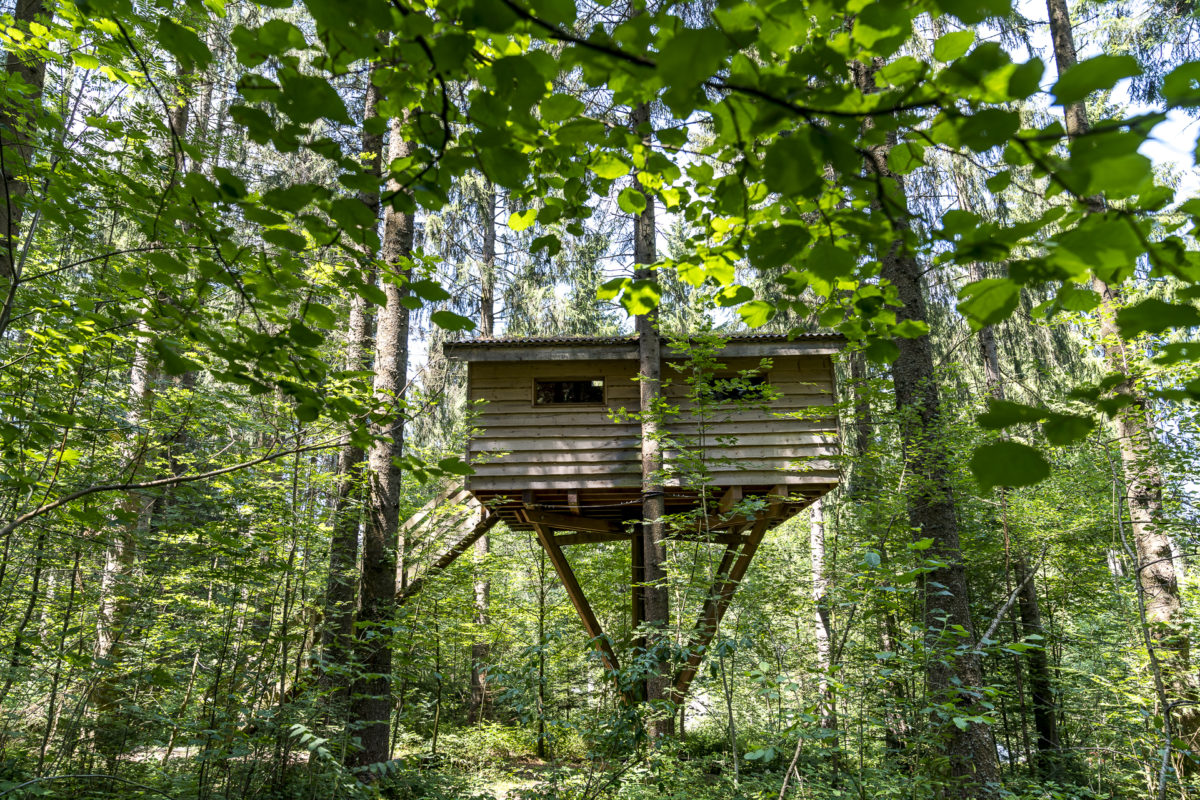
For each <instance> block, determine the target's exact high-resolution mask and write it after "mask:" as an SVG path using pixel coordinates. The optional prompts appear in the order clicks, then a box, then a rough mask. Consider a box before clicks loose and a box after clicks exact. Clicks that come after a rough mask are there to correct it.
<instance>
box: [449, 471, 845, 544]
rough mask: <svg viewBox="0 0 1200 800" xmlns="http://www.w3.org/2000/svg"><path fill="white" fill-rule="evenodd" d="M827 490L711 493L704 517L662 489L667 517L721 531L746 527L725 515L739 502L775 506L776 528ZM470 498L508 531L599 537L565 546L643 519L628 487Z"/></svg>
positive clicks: (615, 535)
mask: <svg viewBox="0 0 1200 800" xmlns="http://www.w3.org/2000/svg"><path fill="white" fill-rule="evenodd" d="M831 488H832V485H831V484H826V483H814V484H812V485H811V486H794V485H793V486H786V487H783V488H781V487H780V486H779V485H774V486H772V485H765V484H762V485H750V486H739V487H728V488H724V489H720V488H716V489H713V490H712V493H711V494H709V496H708V498H707V504H706V509H705V511H706V512H707V513H706V514H699V513H698V512H699V511H700V506H701V498H700V494H699V493H698V492H695V491H687V490H682V489H667V490H666V491H665V492H664V494H665V499H666V507H667V514H668V515H682V514H689V513H690V519H691V520H692V522H691V524H690V525H689V527H690V528H695V527H700V528H702V529H703V530H711V531H714V532H722V531H728V530H730V529H733V528H736V527H738V526H739V525H744V524H746V522H747V520H746V519H744V518H743V517H733V516H730V515H729V513H728V512H729V511H730V509H731V508H733V507H734V505H736V504H737V503H738V501H740V500H742V499H746V498H750V499H754V498H758V499H760V501H761V503H760V504H761V506H762V507H763V508H766V507H767V506H768V505H771V504H774V506H775V508H776V511H777V513H779V514H780V515H781V516H779V517H778V519H777V521H776V523H775V524H779V523H780V522H783V521H784V520H786V519H788V518H790V517H792V516H794V515H795V514H797V513H799V512H800V511H802V510H803V509H804V508H806V507H807V506H809V505H810V504H811V503H812V502H813V501H814V500H816V499H818V498H819V497H821V496H822V495H824V494H825V493H826V492H828V491H829V490H830V489H831ZM785 492H786V493H785ZM472 494H473V495H474V496H475V498H476V499H477V500H478V501H479V502H480V503H481V504H482V505H483V506H484V507H485V508H487V509H488V510H489V511H490V512H491V513H493V514H496V515H497V516H498V517H499V518H500V519H501V520H503V521H504V522H505V523H506V524H507V525H508V527H509V528H510V529H512V530H518V531H532V530H534V525H544V526H546V527H547V528H550V529H552V530H554V531H561V532H571V533H577V534H600V535H597V536H591V537H588V536H583V535H581V536H578V537H574V538H570V537H566V538H564V536H558V538H560V539H563V540H564V541H563V543H564V544H584V543H588V542H598V541H608V540H610V539H628V538H630V537H631V536H632V535H633V533H632V526H633V525H634V524H635V523H637V522H640V521H641V519H642V493H641V490H640V489H636V488H632V487H631V488H612V489H527V490H525V491H523V492H519V493H513V492H500V491H481V490H474V491H473V492H472ZM668 527H672V526H668ZM673 535H674V536H675V538H694V536H689V535H688V534H687V533H685V532H684V531H681V530H680V531H676V532H675V533H674V534H673Z"/></svg>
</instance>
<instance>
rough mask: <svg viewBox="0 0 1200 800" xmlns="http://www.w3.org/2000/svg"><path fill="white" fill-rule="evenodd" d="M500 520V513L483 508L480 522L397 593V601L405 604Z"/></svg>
mask: <svg viewBox="0 0 1200 800" xmlns="http://www.w3.org/2000/svg"><path fill="white" fill-rule="evenodd" d="M499 521H500V515H499V514H495V513H493V512H491V511H488V510H487V509H483V517H482V519H480V520H479V522H477V523H475V524H474V525H473V526H472V527H471V529H470V530H469V531H468V532H467V533H466V535H464V536H463V537H461V538H460V539H457V540H455V541H454V542H453V543H451V545H450V547H449V549H447V550H446V552H444V553H442V554H441V555H440V556H438V557H437V559H436V560H435V561H434V562H433V563H432V564H430V565H429V567H428V568H427V569H426V570H425V571H424V572H423V573H421V574H420V575H418V576H416V577H415V578H414V579H413V580H412V581H411V582H410V583H409V584H408V586H406V587H404V589H403V590H402V591H400V592H397V593H396V603H397V604H398V605H404V603H406V602H407V601H408V600H409V598H411V597H412V596H413V595H415V594H416V593H417V592H419V591H421V587H422V586H424V585H425V582H426V581H428V580H429V579H431V578H433V577H435V576H436V575H438V574H439V573H441V572H443V571H444V570H445V569H446V568H447V567H449V566H450V565H451V564H453V563H454V562H455V561H457V560H458V557H459V556H461V555H462V554H463V553H465V552H467V551H468V550H470V549H471V546H472V545H473V544H475V542H476V541H478V539H479V537H480V536H483V535H484V534H485V533H487V532H488V531H490V530H491V529H492V528H494V527H495V526H496V523H497V522H499Z"/></svg>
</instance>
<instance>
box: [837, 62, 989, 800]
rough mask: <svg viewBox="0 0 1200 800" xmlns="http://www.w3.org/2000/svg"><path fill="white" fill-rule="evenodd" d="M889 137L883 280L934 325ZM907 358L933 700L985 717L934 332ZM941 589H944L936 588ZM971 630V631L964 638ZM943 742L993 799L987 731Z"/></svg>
mask: <svg viewBox="0 0 1200 800" xmlns="http://www.w3.org/2000/svg"><path fill="white" fill-rule="evenodd" d="M880 66H882V64H881V63H880V62H879V61H878V60H876V62H875V63H874V64H872V65H871V66H870V67H868V66H866V65H861V64H857V65H855V78H856V82H857V83H858V86H859V88H860V89H861V90H862V91H863V92H864V93H866V92H874V91H875V78H874V73H875V71H876V70H878V69H879V67H880ZM893 141H894V140H893V138H892V137H890V136H889V137H888V138H887V139H886V140H885V142H884V143H883V144H880V145H876V146H874V147H872V148H871V151H870V157H869V158H868V163H867V170H868V172H869V173H873V174H874V175H876V176H878V177H879V178H880V179H885V180H888V181H890V182H892V187H893V188H892V192H891V194H890V195H889V196H888V199H887V202H889V203H890V204H891V207H890V208H888V209H883V208H876V209H875V210H876V213H881V212H884V211H886V212H887V213H888V216H889V217H890V218H891V219H892V220H893V224H894V225H895V226H896V227H897V228H899V230H897V238H896V241H895V242H894V243H893V245H892V247H891V249H890V250H889V251H888V252H887V253H886V254H885V255H884V257H883V263H882V270H881V275H882V276H883V278H884V279H885V280H887V282H888V283H890V284H891V285H892V286H894V287H895V288H896V292H897V294H898V299H899V302H900V307H899V308H898V309H897V311H896V320H897V322H904V321H907V320H913V321H916V322H928V319H929V316H928V313H927V310H926V305H925V289H924V286H923V285H922V281H921V274H922V269H921V265H920V264H919V263H918V262H917V259H916V257H915V256H914V255H913V254H912V253H911V252H909V251H908V250H907V248H906V247H905V246H904V242H903V237H904V234H905V233H906V228H907V224H908V223H907V215H908V208H907V197H906V195H905V188H904V181H903V179H902V177H901V176H899V175H896V174H894V173H892V172H891V171H890V170H889V169H888V167H887V157H888V153H889V152H890V150H891V147H892V146H893ZM896 344H897V346H898V347H899V350H900V354H899V357H898V358H897V359H896V361H895V363H894V364H893V365H892V383H893V386H894V389H895V394H896V407H897V412H898V415H899V424H900V440H901V443H902V445H903V448H904V462H905V473H906V476H907V477H906V495H907V498H906V499H907V503H908V519H909V525H910V526H911V527H912V529H913V535H914V536H915V537H916V538H918V539H922V538H930V539H932V540H933V545H932V546H931V547H930V548H929V550H928V551H927V554H928V556H929V557H930V558H933V559H936V560H937V561H939V562H940V563H942V564H943V565H944V566H942V567H939V568H937V569H935V570H933V571H932V572H930V573H929V574H928V575H927V576H926V585H927V586H928V587H929V589H927V591H926V592H925V596H924V622H925V629H926V642H925V644H926V647H927V648H928V649H929V650H930V656H929V662H928V663H929V666H928V668H927V671H926V683H927V686H928V693H929V695H930V700H931V702H932V703H953V704H954V708H955V713H954V714H953V715H952V716H960V717H962V716H971V715H974V714H976V713H981V712H982V711H983V709H982V708H981V707H980V706H979V702H980V700H982V699H983V697H982V694H981V693H980V687H982V686H983V684H984V680H983V670H982V665H981V663H980V660H979V657H978V656H977V655H975V654H974V653H973V652H956V651H955V648H956V647H957V646H958V645H961V644H964V643H966V642H971V641H974V639H975V635H974V631H973V625H972V621H971V613H970V606H969V594H968V586H967V573H966V567H965V565H964V563H963V555H962V549H961V547H960V546H959V539H958V521H957V519H956V517H955V508H954V499H953V496H952V494H951V486H950V468H949V465H948V464H947V463H946V460H945V457H944V453H945V450H946V448H945V443H944V442H943V441H942V438H941V431H942V429H943V423H942V415H941V400H940V397H939V395H938V387H937V381H936V375H935V372H934V362H933V347H932V343H931V341H930V338H929V336H928V335H925V336H920V337H917V338H915V339H908V338H900V339H899V340H898V341H897V343H896ZM935 587H936V588H935ZM956 631H965V635H964V634H963V633H961V632H956ZM933 722H934V723H935V725H936V727H937V728H938V730H939V733H940V738H941V740H942V752H943V753H944V755H945V757H946V759H947V762H948V770H949V775H950V778H951V780H952V781H954V783H955V785H956V791H957V792H958V793H959V795H960V796H964V797H967V796H970V797H979V796H988V795H990V794H992V793H993V790H994V787H995V784H996V781H997V780H998V778H999V772H998V768H997V763H996V750H995V747H994V746H993V744H992V739H991V734H990V733H989V731H988V729H987V726H986V725H982V724H979V723H969V722H968V723H966V725H965V726H964V727H962V728H960V727H959V726H958V725H955V724H954V723H953V722H952V720H951V719H947V718H943V717H942V716H940V715H939V716H937V717H935V718H934V719H933Z"/></svg>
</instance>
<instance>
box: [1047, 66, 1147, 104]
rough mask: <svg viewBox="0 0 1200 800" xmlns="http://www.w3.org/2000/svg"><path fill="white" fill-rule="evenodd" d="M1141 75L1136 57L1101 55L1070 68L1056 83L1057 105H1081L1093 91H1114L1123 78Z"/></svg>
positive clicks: (1055, 98) (1055, 97) (1055, 95)
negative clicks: (1112, 89)
mask: <svg viewBox="0 0 1200 800" xmlns="http://www.w3.org/2000/svg"><path fill="white" fill-rule="evenodd" d="M1141 74H1142V68H1141V67H1140V66H1138V63H1137V59H1136V58H1134V57H1133V56H1109V55H1099V56H1095V57H1093V58H1089V59H1088V60H1087V61H1081V62H1079V63H1078V64H1076V65H1075V66H1073V67H1071V68H1070V69H1069V70H1067V71H1066V72H1065V73H1063V76H1062V77H1061V78H1059V79H1058V83H1056V84H1054V89H1053V91H1054V102H1056V103H1057V104H1058V105H1060V106H1066V105H1070V104H1071V103H1078V102H1079V101H1081V100H1084V99H1086V98H1087V96H1088V95H1090V94H1091V93H1092V92H1098V91H1100V90H1102V89H1111V88H1113V87H1114V86H1116V85H1117V81H1120V80H1121V79H1122V78H1132V77H1134V76H1136V75H1141Z"/></svg>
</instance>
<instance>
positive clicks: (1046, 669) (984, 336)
mask: <svg viewBox="0 0 1200 800" xmlns="http://www.w3.org/2000/svg"><path fill="white" fill-rule="evenodd" d="M954 183H955V189H956V191H957V192H958V200H959V206H960V207H961V208H962V209H963V210H965V211H972V212H973V211H974V210H975V209H974V203H973V202H972V200H971V195H970V192H969V190H968V187H967V186H966V181H965V178H964V176H963V175H962V174H961V173H958V172H956V173H955V175H954ZM969 270H970V277H971V280H972V281H979V280H983V279H984V278H986V277H987V275H986V274H985V273H984V271H983V269H982V267H981V266H980V265H979V264H976V263H972V264H971V265H970V266H969ZM975 340H976V344H977V345H978V346H979V357H980V360H981V361H982V362H983V375H984V383H985V384H986V386H987V393H988V396H990V397H994V398H996V399H997V400H1006V399H1007V391H1006V390H1005V386H1004V380H1003V376H1002V374H1001V372H1000V356H999V351H998V348H997V347H996V329H995V327H994V326H992V325H984V326H983V327H981V328H980V329H979V330H978V332H977V333H976V335H975ZM997 494H998V499H999V501H1000V507H1001V509H1002V513H1003V514H1004V518H1005V520H1006V521H1005V523H1004V524H1005V526H1006V527H1005V534H1004V536H1005V542H1007V541H1008V532H1007V514H1008V493H1007V491H1006V490H1005V489H1004V488H1003V487H1001V488H1000V489H998V490H997ZM1012 565H1013V580H1014V581H1015V582H1016V584H1017V586H1018V587H1020V593H1019V595H1018V604H1019V605H1018V610H1019V614H1020V618H1021V627H1022V635H1023V636H1030V635H1037V636H1045V634H1044V632H1043V631H1042V621H1041V620H1042V617H1041V609H1040V608H1039V606H1038V594H1037V581H1036V580H1035V576H1032V575H1030V574H1029V566H1028V560H1027V557H1026V554H1025V552H1024V551H1023V550H1022V549H1020V548H1018V549H1017V552H1016V554H1015V555H1014V557H1013V559H1012ZM1043 644H1045V642H1043ZM1024 660H1025V663H1026V665H1027V666H1028V668H1029V687H1030V691H1031V694H1032V698H1031V699H1032V701H1033V725H1034V729H1035V730H1036V732H1037V741H1036V747H1037V755H1036V756H1035V757H1034V758H1033V760H1034V762H1035V763H1034V764H1033V766H1034V769H1035V771H1036V772H1037V773H1038V774H1040V775H1042V776H1044V777H1052V776H1053V774H1054V772H1055V769H1056V764H1057V761H1056V754H1057V753H1058V752H1059V750H1060V748H1061V742H1060V740H1059V736H1058V712H1057V709H1056V708H1055V705H1054V702H1055V700H1054V691H1053V686H1054V682H1053V678H1052V677H1051V675H1050V664H1049V661H1048V659H1047V658H1046V650H1045V649H1044V648H1043V647H1037V648H1034V649H1032V650H1029V651H1028V653H1027V655H1026V656H1025V657H1024ZM1016 678H1017V688H1018V695H1019V699H1020V705H1021V713H1022V717H1024V712H1025V701H1024V688H1023V676H1022V674H1021V662H1020V661H1017V663H1016ZM1021 730H1022V733H1025V723H1024V719H1022V723H1021ZM1025 738H1026V739H1028V735H1027V734H1026V736H1025Z"/></svg>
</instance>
